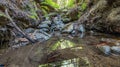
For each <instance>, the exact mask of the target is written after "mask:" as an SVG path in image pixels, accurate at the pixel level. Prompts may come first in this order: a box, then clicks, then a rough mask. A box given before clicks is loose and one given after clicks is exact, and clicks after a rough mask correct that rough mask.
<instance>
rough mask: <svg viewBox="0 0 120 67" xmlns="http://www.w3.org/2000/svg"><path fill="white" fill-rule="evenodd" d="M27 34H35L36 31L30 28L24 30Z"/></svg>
mask: <svg viewBox="0 0 120 67" xmlns="http://www.w3.org/2000/svg"><path fill="white" fill-rule="evenodd" d="M24 31H25V32H26V33H33V32H34V31H35V29H33V28H28V29H25V30H24Z"/></svg>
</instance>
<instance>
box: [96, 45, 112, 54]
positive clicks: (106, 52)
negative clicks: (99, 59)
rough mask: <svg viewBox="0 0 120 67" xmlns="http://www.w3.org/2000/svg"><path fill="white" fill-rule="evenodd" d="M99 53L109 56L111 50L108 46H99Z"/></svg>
mask: <svg viewBox="0 0 120 67" xmlns="http://www.w3.org/2000/svg"><path fill="white" fill-rule="evenodd" d="M98 48H99V50H100V51H101V52H103V53H104V54H105V55H110V54H111V49H110V46H107V45H105V46H100V47H98Z"/></svg>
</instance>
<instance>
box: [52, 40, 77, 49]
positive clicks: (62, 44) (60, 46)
mask: <svg viewBox="0 0 120 67" xmlns="http://www.w3.org/2000/svg"><path fill="white" fill-rule="evenodd" d="M74 46H75V43H73V42H71V41H69V40H65V39H61V40H59V41H57V42H56V43H55V44H54V45H52V46H51V48H50V49H51V50H57V49H65V48H71V47H74Z"/></svg>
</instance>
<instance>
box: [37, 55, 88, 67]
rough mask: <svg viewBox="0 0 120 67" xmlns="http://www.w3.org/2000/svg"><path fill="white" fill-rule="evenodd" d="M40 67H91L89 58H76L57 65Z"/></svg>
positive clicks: (50, 64)
mask: <svg viewBox="0 0 120 67" xmlns="http://www.w3.org/2000/svg"><path fill="white" fill-rule="evenodd" d="M39 67H90V62H89V60H88V58H87V57H82V58H74V59H69V60H64V61H60V62H55V63H49V64H43V65H39Z"/></svg>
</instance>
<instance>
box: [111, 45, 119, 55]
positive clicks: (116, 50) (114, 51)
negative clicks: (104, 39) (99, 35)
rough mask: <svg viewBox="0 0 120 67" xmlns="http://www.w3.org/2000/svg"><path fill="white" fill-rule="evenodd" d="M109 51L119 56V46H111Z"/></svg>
mask: <svg viewBox="0 0 120 67" xmlns="http://www.w3.org/2000/svg"><path fill="white" fill-rule="evenodd" d="M111 50H112V52H113V53H115V54H120V46H112V47H111Z"/></svg>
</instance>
